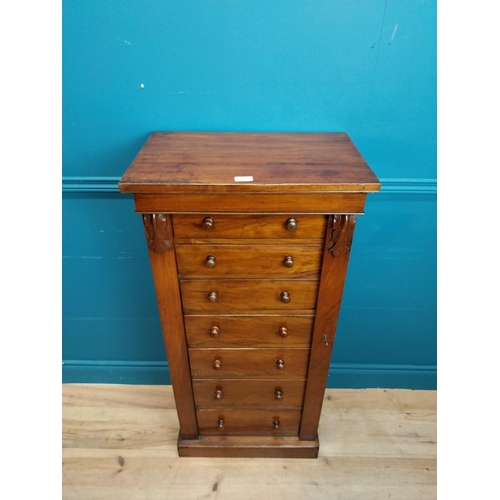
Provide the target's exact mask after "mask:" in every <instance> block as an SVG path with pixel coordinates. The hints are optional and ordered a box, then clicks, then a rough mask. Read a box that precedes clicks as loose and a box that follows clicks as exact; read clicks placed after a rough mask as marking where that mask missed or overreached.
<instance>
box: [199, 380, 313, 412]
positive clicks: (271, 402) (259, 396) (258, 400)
mask: <svg viewBox="0 0 500 500" xmlns="http://www.w3.org/2000/svg"><path fill="white" fill-rule="evenodd" d="M304 388H305V381H295V380H282V381H280V382H277V381H276V380H228V379H221V380H201V379H195V380H193V389H194V400H195V404H196V407H197V408H257V407H269V408H275V409H278V408H300V407H301V406H302V401H303V399H304Z"/></svg>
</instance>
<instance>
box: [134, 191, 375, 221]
mask: <svg viewBox="0 0 500 500" xmlns="http://www.w3.org/2000/svg"><path fill="white" fill-rule="evenodd" d="M365 200H366V193H342V192H318V193H310V192H307V193H297V194H294V193H290V192H284V193H260V192H256V193H245V194H241V193H198V192H194V193H168V194H165V193H158V194H145V193H136V194H134V202H135V209H136V211H137V212H138V213H170V214H181V213H190V212H191V213H198V214H207V213H208V214H211V215H214V216H215V214H216V213H217V212H221V213H224V212H225V213H233V214H237V213H241V212H246V213H254V214H266V213H267V214H270V213H284V214H289V213H293V212H295V213H297V214H324V213H337V212H338V213H359V214H360V213H363V207H364V205H365Z"/></svg>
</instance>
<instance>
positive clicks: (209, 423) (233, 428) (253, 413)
mask: <svg viewBox="0 0 500 500" xmlns="http://www.w3.org/2000/svg"><path fill="white" fill-rule="evenodd" d="M300 416H301V411H300V410H283V409H277V410H229V409H228V410H223V409H220V410H198V411H197V412H196V417H197V419H198V428H199V430H200V434H202V435H205V436H224V435H226V436H247V435H252V436H293V435H297V434H298V432H299V425H300Z"/></svg>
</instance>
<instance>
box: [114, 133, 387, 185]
mask: <svg viewBox="0 0 500 500" xmlns="http://www.w3.org/2000/svg"><path fill="white" fill-rule="evenodd" d="M240 177H243V178H247V179H248V178H249V177H251V178H252V179H253V180H247V181H245V180H243V181H238V178H240ZM235 178H236V180H235ZM118 187H119V189H120V191H123V192H133V193H162V192H179V191H184V192H195V191H197V192H199V191H216V192H235V191H236V192H253V191H259V192H260V191H271V192H279V191H281V192H283V191H291V190H292V191H302V192H306V191H350V192H370V191H379V190H380V182H379V180H378V179H377V177H376V175H375V174H374V173H373V172H372V170H371V169H370V167H369V166H368V165H367V163H366V162H365V160H364V159H363V157H362V156H361V154H360V153H359V151H358V150H357V149H356V147H355V146H354V144H353V142H352V141H351V139H350V138H349V136H348V135H347V134H346V133H237V132H232V133H219V132H208V133H202V132H200V133H192V132H153V133H152V134H151V135H150V136H149V138H148V140H147V142H146V144H145V145H144V146H143V147H142V149H141V151H139V153H138V155H137V156H136V158H135V159H134V161H133V162H132V165H131V166H130V167H129V168H128V170H127V171H126V172H125V174H124V176H123V177H122V179H121V180H120V182H119V184H118Z"/></svg>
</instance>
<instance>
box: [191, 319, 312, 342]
mask: <svg viewBox="0 0 500 500" xmlns="http://www.w3.org/2000/svg"><path fill="white" fill-rule="evenodd" d="M184 323H185V325H186V334H187V339H188V345H189V346H190V347H212V348H216V347H309V345H310V343H311V335H312V329H313V324H314V316H184Z"/></svg>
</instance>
